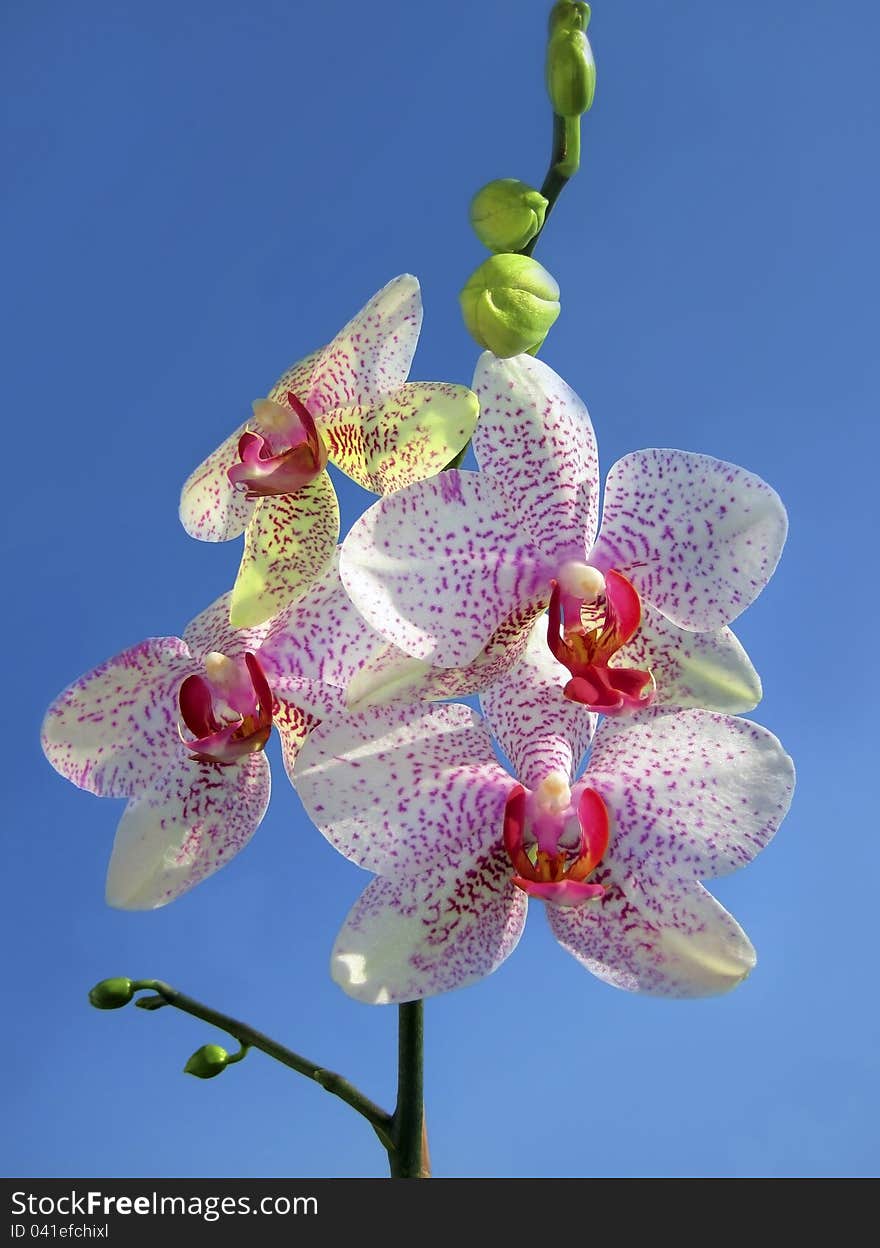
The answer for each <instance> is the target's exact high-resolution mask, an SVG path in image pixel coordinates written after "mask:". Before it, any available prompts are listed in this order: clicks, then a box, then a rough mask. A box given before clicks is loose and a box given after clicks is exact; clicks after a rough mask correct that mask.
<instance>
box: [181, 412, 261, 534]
mask: <svg viewBox="0 0 880 1248" xmlns="http://www.w3.org/2000/svg"><path fill="white" fill-rule="evenodd" d="M249 424H250V422H249V421H245V423H244V424H243V425H239V427H238V428H237V429H236V430H235V432H234V433H231V434H230V435H229V437H228V438H227V439H226V441H225V442H223V443H221V445H220V446H218V447H217V450H216V451H213V452H212V453H211V454H210V455H209V456H208V458H207V459H206V460H204V462H203V463H201V464H199V466H198V468H196V470H195V471H194V472H192V473H191V474H190V475H189V477H188V478H187V480H186V482H185V483H184V487H183V489H182V490H181V493H180V522H181V524H182V525H183V527H184V528H185V529H186V531H187V533H189V535H190V537H196V538H198V539H199V541H201V542H228V541H229V539H230V538H232V537H238V535H239V533H243V532H244V530H245V528H246V527H247V522H248V520H249V519H250V515H251V512H252V511H253V507H254V505H253V503H252V502H249V501H248V500H247V498H246V497H245V495H244V492H243V491H242V490H238V489H236V487H235V486H234V485H233V484H232V482H231V481H230V480H229V477H228V475H227V474H228V471H229V469H230V468H231V467H232V465H233V464H237V463H238V460H239V456H238V444H239V441H240V439H241V435H242V434H243V433H244V432H245V431H246V430H247V428H248V426H249Z"/></svg>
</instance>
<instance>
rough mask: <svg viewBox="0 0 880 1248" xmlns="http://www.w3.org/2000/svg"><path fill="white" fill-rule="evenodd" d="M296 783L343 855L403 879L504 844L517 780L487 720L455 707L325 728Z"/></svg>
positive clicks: (373, 714) (375, 713) (380, 713)
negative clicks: (508, 803)
mask: <svg viewBox="0 0 880 1248" xmlns="http://www.w3.org/2000/svg"><path fill="white" fill-rule="evenodd" d="M293 783H294V787H295V789H296V791H297V792H298V793H299V795H300V798H301V799H302V803H303V805H304V806H305V808H306V811H307V813H308V815H309V817H310V818H311V820H312V822H313V823H315V824H316V826H317V827H318V828H319V829H320V831H321V832H322V833H323V834H324V836H326V837H327V839H328V840H329V841H330V843H331V844H332V845H333V846H334V848H336V849H338V850H339V852H340V853H341V854H344V855H345V857H346V858H350V859H351V860H352V861H353V862H356V863H357V864H358V865H359V866H361V867H365V868H366V869H367V870H368V871H376V872H378V873H380V874H386V875H394V876H403V875H418V874H419V873H420V872H423V871H427V870H429V869H431V870H433V869H434V868H435V867H437V866H438V865H439V864H441V863H446V862H449V863H454V862H456V861H458V860H459V859H460V858H461V857H462V855H463V854H465V853H470V852H472V851H474V847H475V846H479V845H488V846H491V845H494V844H496V843H497V842H498V839H499V838H500V835H501V820H502V816H503V811H504V800H505V794H506V792H507V790H508V789H509V788H510V786H511V785H512V783H513V781H512V780H511V779H510V777H509V776H508V775H507V774H506V773H505V772H504V771H503V770H502V768H501V767H500V766H499V765H498V763H497V761H496V759H495V754H494V751H493V749H492V740H491V738H490V736H489V734H488V733H487V732H486V730H485V728H483V726H482V724H481V723H480V721H479V718H478V717H477V716H476V715H475V714H474V712H473V711H472V710H471V709H470V708H469V707H467V706H461V705H459V704H456V703H449V704H446V705H443V706H428V707H420V706H415V707H410V706H405V707H391V708H382V709H377V710H371V711H369V712H367V713H366V714H363V715H352V716H349V717H348V718H346V719H344V720H342V721H341V722H338V723H332V722H328V723H325V724H322V725H321V727H320V728H318V729H316V730H315V731H314V732H313V733H312V734H311V736H310V737H309V739H308V741H307V742H306V743H305V745H304V746H303V748H302V750H301V752H300V755H299V759H298V761H297V764H296V767H295V769H294V776H293Z"/></svg>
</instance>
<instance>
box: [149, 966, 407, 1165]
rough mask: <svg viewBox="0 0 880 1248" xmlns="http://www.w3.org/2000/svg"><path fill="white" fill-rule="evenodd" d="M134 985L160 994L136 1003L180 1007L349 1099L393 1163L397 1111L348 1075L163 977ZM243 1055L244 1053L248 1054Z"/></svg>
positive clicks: (151, 1006)
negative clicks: (365, 1091)
mask: <svg viewBox="0 0 880 1248" xmlns="http://www.w3.org/2000/svg"><path fill="white" fill-rule="evenodd" d="M133 987H134V988H135V989H142V988H149V989H150V990H151V991H152V992H154V993H156V994H157V995H156V996H155V997H141V998H139V999H138V1000H137V1001H136V1003H135V1004H136V1005H139V1006H140V1007H141V1009H145V1010H157V1009H159V1008H160V1007H161V1006H163V1005H171V1006H173V1007H174V1009H176V1010H182V1011H183V1013H184V1014H191V1015H192V1016H193V1018H200V1019H201V1020H202V1022H205V1023H210V1024H211V1025H212V1026H214V1027H219V1028H220V1030H221V1031H225V1032H226V1033H227V1035H230V1036H232V1037H233V1038H234V1039H236V1040H237V1041H238V1042H239V1044H240V1045H241V1046H242V1047H243V1048H244V1047H250V1048H254V1049H259V1050H260V1051H261V1052H262V1053H265V1054H267V1056H268V1057H272V1058H274V1059H275V1061H276V1062H280V1063H281V1064H282V1066H288V1067H289V1068H290V1069H291V1070H295V1071H296V1072H297V1074H299V1075H305V1077H306V1078H307V1079H311V1080H312V1081H313V1082H314V1083H317V1084H318V1085H319V1086H320V1087H322V1088H323V1089H324V1091H325V1092H330V1093H331V1094H332V1095H333V1096H338V1097H339V1099H340V1100H341V1101H345V1103H346V1105H350V1106H351V1108H352V1109H353V1110H355V1111H356V1113H358V1114H360V1115H361V1117H362V1118H366V1120H367V1122H368V1123H369V1124H370V1126H371V1127H372V1128H373V1130H374V1131H375V1132H376V1135H377V1136H378V1137H379V1140H380V1142H381V1144H382V1147H383V1148H384V1149H385V1150H386V1152H387V1153H388V1155H389V1158H391V1164H392V1167H393V1165H394V1160H393V1154H394V1152H395V1150H396V1147H397V1146H396V1141H395V1136H394V1122H395V1118H396V1114H395V1116H394V1117H392V1115H391V1114H389V1113H387V1112H386V1111H385V1110H384V1109H382V1108H380V1106H378V1105H376V1104H375V1103H374V1102H373V1101H371V1100H370V1099H369V1097H366V1096H364V1094H363V1092H361V1091H360V1090H359V1089H358V1088H356V1087H355V1086H354V1084H351V1083H349V1081H348V1080H347V1079H344V1078H343V1077H342V1075H338V1074H337V1073H336V1072H335V1071H333V1070H327V1069H325V1067H323V1066H319V1065H318V1064H317V1063H316V1062H310V1061H309V1060H308V1058H306V1057H302V1056H301V1055H300V1054H299V1053H294V1051H293V1050H292V1049H288V1048H286V1047H285V1046H284V1045H283V1044H279V1043H278V1042H277V1040H272V1039H271V1038H270V1037H269V1036H264V1035H263V1034H262V1032H259V1031H255V1030H254V1028H253V1027H249V1026H248V1025H247V1023H242V1022H239V1020H238V1019H236V1018H230V1017H229V1015H228V1014H221V1013H220V1012H219V1010H213V1009H211V1007H210V1006H207V1005H203V1004H202V1003H201V1001H196V1000H194V998H192V997H188V996H186V995H185V993H182V992H178V991H177V989H176V988H172V987H171V986H170V985H169V984H165V983H163V982H162V981H161V980H160V979H143V980H138V981H136V982H135V983H134V985H133ZM402 1008H403V1009H406V1008H407V1007H406V1006H404V1007H402ZM241 1056H244V1054H242V1055H241Z"/></svg>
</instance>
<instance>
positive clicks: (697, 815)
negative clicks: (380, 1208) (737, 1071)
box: [294, 646, 793, 1004]
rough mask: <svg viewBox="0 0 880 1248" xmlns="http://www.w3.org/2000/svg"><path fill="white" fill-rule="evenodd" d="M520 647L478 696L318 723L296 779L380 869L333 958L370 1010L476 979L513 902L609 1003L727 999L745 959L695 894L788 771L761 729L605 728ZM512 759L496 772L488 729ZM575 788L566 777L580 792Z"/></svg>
mask: <svg viewBox="0 0 880 1248" xmlns="http://www.w3.org/2000/svg"><path fill="white" fill-rule="evenodd" d="M559 681H560V676H559V669H558V666H557V664H556V663H555V661H554V660H553V659H552V657H551V656H550V655H549V654H548V653H547V651H546V649H544V648H543V647H535V646H532V647H530V649H529V652H528V653H527V655H526V657H525V659H524V660H523V662H522V663H520V664H519V665H518V666H517V668H516V669H515V670H514V672H513V673H511V676H510V678H509V679H507V680H506V681H503V682H499V683H497V684H496V685H494V686H493V687H492V689H491V690H490V691H489V693H488V694H487V695H486V697H485V698H484V700H483V705H484V711H485V714H486V720H485V721H482V720H481V719H480V717H479V716H478V715H476V714H475V713H474V712H473V711H471V710H470V709H469V708H468V707H466V706H462V705H460V704H455V703H447V704H445V705H434V706H427V707H426V706H421V707H413V706H409V707H396V708H394V707H392V708H382V709H379V710H373V711H372V712H371V713H370V715H369V716H367V715H361V716H357V715H356V716H353V717H350V718H349V719H347V720H340V721H336V722H327V723H325V724H322V725H321V726H320V727H319V728H317V729H316V730H315V731H314V732H313V733H312V734H311V736H310V737H309V739H308V741H307V742H306V744H305V746H304V747H303V749H302V751H301V753H300V755H299V758H298V760H297V763H296V766H295V768H294V783H295V787H296V788H297V791H298V792H299V794H300V797H301V798H302V800H303V803H304V805H305V807H306V810H307V811H308V813H309V815H310V816H311V818H312V819H313V821H314V822H315V823H316V824H317V826H318V827H319V828H320V829H321V831H322V832H323V833H324V835H325V836H326V837H327V838H328V839H329V840H330V842H331V843H332V844H333V845H334V846H335V847H336V848H337V849H338V850H340V852H342V853H343V854H345V856H346V857H348V858H350V859H352V860H353V861H354V862H356V863H358V864H359V865H360V866H362V867H365V868H366V869H368V870H370V871H374V872H376V873H378V874H377V878H376V879H375V880H374V881H373V882H372V883H371V884H370V885H369V886H368V887H367V889H366V891H365V892H364V893H363V895H362V896H361V898H360V900H359V901H358V902H357V903H356V904H355V906H354V908H353V910H352V911H351V913H350V914H349V916H348V919H347V920H346V922H345V924H344V926H343V928H342V931H341V932H340V934H339V936H338V938H337V940H336V943H335V946H334V949H333V954H332V958H331V968H332V974H333V976H334V978H335V980H336V981H337V982H338V983H339V984H340V985H341V986H342V988H343V989H344V990H345V991H346V992H347V993H348V994H349V995H351V996H353V997H355V998H357V999H358V1000H361V1001H365V1002H368V1003H374V1004H384V1003H390V1002H403V1001H410V1000H416V999H419V998H422V997H426V996H431V995H434V994H436V993H441V992H446V991H449V990H451V989H454V988H460V987H463V986H465V985H467V984H470V983H473V982H475V981H477V980H479V979H481V978H483V977H484V976H486V975H488V974H490V973H491V972H492V971H494V970H495V969H497V967H498V966H500V965H501V963H502V962H503V961H504V960H505V959H506V958H507V957H508V955H509V954H510V953H511V952H512V951H513V949H514V948H515V947H516V944H517V942H518V940H519V938H520V935H521V933H522V930H523V925H524V923H525V919H526V912H527V909H528V904H529V898H532V899H534V900H537V901H541V902H543V903H545V905H546V909H547V915H548V918H549V921H550V926H551V929H552V931H553V934H554V935H555V937H556V939H557V940H558V941H559V943H560V944H561V945H562V947H563V948H564V949H565V950H566V951H567V952H569V953H571V954H572V955H573V956H574V957H575V958H576V959H577V960H578V961H579V962H580V963H581V964H582V965H583V966H584V967H586V968H587V969H588V970H589V971H591V972H592V973H593V974H594V975H597V976H598V977H599V978H600V979H602V980H604V981H606V982H607V983H610V984H612V985H614V986H615V987H618V988H624V989H628V990H630V991H637V992H645V993H652V994H656V995H662V996H669V997H701V996H709V995H713V994H716V993H722V992H726V991H728V990H729V989H731V988H733V987H735V986H736V985H737V984H738V983H740V982H741V980H742V979H743V978H744V977H745V976H746V975H747V974H748V973H749V971H750V970H751V969H752V967H753V966H754V963H755V954H754V949H753V948H752V945H751V943H750V942H749V940H748V937H747V936H746V935H745V933H744V932H743V931H742V929H741V928H740V926H739V925H738V924H737V922H736V921H735V919H733V918H732V917H731V915H730V914H728V913H727V911H726V910H725V909H724V908H723V907H722V906H721V905H720V904H719V903H718V902H717V901H716V900H715V899H714V898H713V897H712V896H711V894H710V893H709V892H707V890H706V889H705V888H704V887H703V885H702V883H701V882H700V881H701V880H705V879H711V878H713V877H716V876H720V875H725V874H727V873H729V872H730V871H733V870H734V869H736V868H737V867H740V866H743V865H744V864H746V863H747V862H750V861H751V859H752V858H754V857H755V855H756V854H757V853H758V852H759V851H760V850H761V849H762V848H763V847H764V846H765V845H766V844H767V842H768V841H769V840H770V838H771V837H772V836H773V834H774V832H775V830H776V828H777V826H778V824H779V822H780V820H781V819H782V817H783V815H784V814H785V812H786V810H787V808H788V804H789V801H790V798H791V792H792V785H793V770H792V766H791V760H790V759H789V758H788V757H787V755H786V754H785V753H784V752H783V750H782V748H781V746H780V745H779V742H778V741H777V740H776V739H775V737H773V736H772V735H771V734H770V733H769V732H767V731H766V730H765V729H763V728H760V727H758V726H757V725H755V724H751V723H749V722H747V721H746V720H742V719H736V718H733V717H729V716H723V715H719V714H716V713H712V712H709V711H703V710H687V711H680V712H660V711H657V710H648V711H645V712H643V713H642V714H641V715H640V716H638V717H637V718H636V719H606V720H604V721H603V722H602V724H601V726H600V727H599V729H598V731H596V733H595V736H594V737H592V747H591V752H590V758H589V763H588V766H587V768H586V770H585V771H584V773H583V775H581V776H579V777H578V766H579V763H580V760H581V757H582V755H583V753H584V751H585V750H586V749H587V747H588V746H589V744H590V740H591V734H592V730H593V726H594V724H595V720H596V717H595V716H594V715H593V714H591V713H590V712H589V711H587V710H586V709H585V708H584V707H583V706H581V705H578V704H577V703H575V702H572V701H566V700H565V699H564V698H561V697H560V696H559V689H560V684H559ZM489 728H491V729H493V730H494V731H495V733H496V735H497V737H498V740H499V742H500V743H501V745H502V746H503V748H504V750H505V751H506V753H507V756H508V757H509V758H510V759H511V762H512V764H513V768H514V770H515V773H516V778H514V777H513V776H511V775H509V774H508V772H507V771H506V770H505V769H504V768H503V767H502V766H501V765H500V764H499V762H498V759H497V756H496V753H495V750H494V748H493V743H492V737H491V736H490V733H489V731H488V729H489ZM575 777H578V778H577V779H576V778H575Z"/></svg>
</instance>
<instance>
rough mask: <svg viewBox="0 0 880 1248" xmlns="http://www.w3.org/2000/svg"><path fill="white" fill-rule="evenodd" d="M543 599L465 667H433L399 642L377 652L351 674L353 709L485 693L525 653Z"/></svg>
mask: <svg viewBox="0 0 880 1248" xmlns="http://www.w3.org/2000/svg"><path fill="white" fill-rule="evenodd" d="M543 609H544V604H543V602H542V601H541V600H540V599H538V600H537V601H535V602H532V603H527V604H526V605H525V606H524V607H523V608H522V609H521V610H518V611H515V612H514V613H513V614H512V615H510V616H508V618H507V619H506V620H505V621H504V622H503V623H502V624H500V625H499V626H498V628H496V630H495V632H494V633H493V634H492V636H491V637H490V638H489V640H488V642H487V643H486V645H485V646H484V647H483V649H482V650H481V651H480V653H479V654H478V655H477V657H476V658H475V659H473V660H472V661H471V662H470V663H468V664H466V665H465V666H464V667H432V666H431V664H430V663H426V662H425V661H424V660H423V659H414V658H412V656H411V655H408V654H404V652H403V651H402V650H398V648H397V647H396V646H393V645H391V644H385V645H384V646H382V647H381V648H380V649H378V650H376V651H375V652H374V653H373V654H372V655H371V656H370V657H369V658H368V659H366V660H365V661H364V662H363V664H362V665H361V666H360V667H359V669H358V671H357V672H356V673H355V674H354V676H353V677H352V679H351V681H350V683H349V685H348V688H347V690H346V698H345V701H346V706H347V707H348V709H349V710H363V709H364V708H366V707H368V706H385V705H387V704H388V703H389V702H394V701H397V700H399V699H405V700H407V701H410V702H416V701H423V702H427V701H431V700H432V699H441V698H463V697H467V696H469V695H470V694H472V693H480V692H481V691H482V690H483V689H486V688H488V687H489V685H491V684H493V682H494V681H496V680H498V679H500V677H501V676H503V675H504V674H505V673H506V672H508V671H509V670H510V669H511V668H512V667H513V666H514V665H515V664H516V663H517V662H518V661H519V659H520V658H521V657H522V655H523V653H524V651H525V648H526V645H527V644H528V640H529V636H530V635H531V632H532V630H533V628H534V626H535V621H536V619H537V618H538V617H539V616H540V615H541V614H542V612H543Z"/></svg>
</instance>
